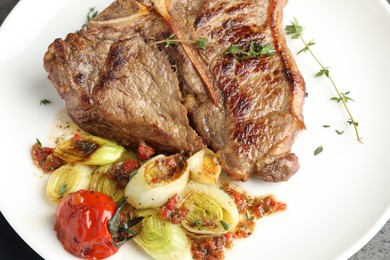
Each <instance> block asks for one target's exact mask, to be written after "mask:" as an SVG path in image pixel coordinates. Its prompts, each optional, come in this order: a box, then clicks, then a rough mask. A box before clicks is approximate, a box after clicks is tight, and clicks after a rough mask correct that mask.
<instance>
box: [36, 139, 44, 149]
mask: <svg viewBox="0 0 390 260" xmlns="http://www.w3.org/2000/svg"><path fill="white" fill-rule="evenodd" d="M35 140H36V143H37V145H38V147H42V143H41V141H39V139H38V138H35Z"/></svg>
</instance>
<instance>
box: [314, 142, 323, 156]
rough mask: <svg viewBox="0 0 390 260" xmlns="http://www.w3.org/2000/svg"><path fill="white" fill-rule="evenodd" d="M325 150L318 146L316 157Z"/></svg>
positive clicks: (315, 152) (315, 151)
mask: <svg viewBox="0 0 390 260" xmlns="http://www.w3.org/2000/svg"><path fill="white" fill-rule="evenodd" d="M323 150H324V147H322V145H320V146H318V147H317V149H315V150H314V155H315V156H316V155H319V154H320V153H322V151H323Z"/></svg>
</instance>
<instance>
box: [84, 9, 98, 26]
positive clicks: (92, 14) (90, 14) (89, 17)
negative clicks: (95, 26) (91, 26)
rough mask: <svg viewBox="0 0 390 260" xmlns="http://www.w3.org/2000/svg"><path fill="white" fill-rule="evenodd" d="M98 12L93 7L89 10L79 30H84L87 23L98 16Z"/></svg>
mask: <svg viewBox="0 0 390 260" xmlns="http://www.w3.org/2000/svg"><path fill="white" fill-rule="evenodd" d="M98 13H99V11H98V10H97V9H96V8H95V7H91V8H89V11H88V14H87V17H86V19H87V21H86V22H85V24H83V26H82V27H81V28H85V27H86V26H87V24H88V22H89V21H91V20H92V19H93V18H95V17H96V16H97V15H98Z"/></svg>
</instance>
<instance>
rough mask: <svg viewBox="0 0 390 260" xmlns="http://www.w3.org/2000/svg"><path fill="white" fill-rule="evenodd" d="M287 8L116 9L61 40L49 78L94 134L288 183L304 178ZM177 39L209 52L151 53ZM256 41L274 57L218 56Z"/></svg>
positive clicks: (274, 2) (120, 5) (164, 2)
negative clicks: (211, 159) (205, 154)
mask: <svg viewBox="0 0 390 260" xmlns="http://www.w3.org/2000/svg"><path fill="white" fill-rule="evenodd" d="M284 5H285V1H282V0H270V1H267V0H258V1H254V0H241V1H227V0H226V1H224V0H219V1H217V0H195V1H190V0H154V1H147V0H144V1H139V2H136V1H134V0H117V1H116V2H114V3H113V4H112V5H111V6H110V7H109V8H107V9H106V10H105V11H104V12H103V13H101V14H100V15H99V16H98V17H97V18H95V19H94V20H93V21H92V22H90V24H89V25H88V27H87V29H86V30H81V31H79V32H77V33H74V34H69V35H68V36H67V38H66V39H65V40H60V39H57V40H56V41H55V42H54V43H53V44H52V45H51V46H50V47H49V50H48V52H47V53H46V55H45V60H44V62H45V68H46V70H47V71H48V72H49V78H50V80H51V81H52V82H53V84H54V86H55V87H56V88H57V90H58V92H59V93H60V95H61V96H62V97H63V98H64V99H65V101H66V106H67V109H68V113H69V115H70V116H71V117H72V119H73V120H74V121H75V123H76V124H78V125H79V126H80V127H82V128H83V129H85V130H87V131H88V132H90V133H92V134H96V135H100V136H103V137H107V138H110V139H114V140H117V141H119V142H121V143H123V144H124V145H129V146H134V145H136V144H138V142H139V140H140V139H143V140H145V142H147V143H148V144H150V145H152V146H154V147H156V148H157V149H159V150H160V151H167V152H173V151H187V152H190V153H191V152H193V151H196V150H198V149H200V148H201V147H202V146H203V145H204V144H207V145H209V146H210V147H211V148H212V149H213V150H214V151H216V152H217V154H218V156H219V158H220V160H221V162H222V165H223V168H224V170H225V171H226V172H227V174H228V175H229V177H230V178H231V179H233V180H241V181H246V180H247V179H248V178H249V176H250V175H251V174H252V173H254V174H256V175H257V176H259V177H261V178H262V179H264V180H266V181H285V180H288V179H289V178H290V176H292V175H293V174H294V173H295V172H296V171H297V170H298V169H299V163H298V158H297V157H296V156H295V154H292V153H291V146H292V144H293V142H294V139H295V136H296V134H297V133H298V132H299V130H301V129H303V128H304V123H303V117H302V106H303V102H304V93H305V85H304V81H303V79H302V77H301V75H300V73H299V71H298V69H297V66H296V64H295V62H294V60H293V59H292V57H291V54H290V52H289V50H288V48H287V46H286V43H285V39H284V35H283V32H282V10H283V7H284ZM173 33H174V34H175V35H176V38H177V39H183V40H185V39H198V38H201V37H206V38H208V40H209V42H212V43H213V44H214V45H213V46H209V47H207V48H206V50H200V49H199V48H197V47H196V46H195V45H191V44H178V45H175V46H172V47H169V48H167V49H164V48H163V46H160V47H161V48H160V49H159V48H157V46H156V45H155V44H153V42H155V41H158V40H161V39H164V38H166V37H167V36H169V35H170V34H173ZM253 42H255V43H257V44H261V45H265V44H267V43H269V44H271V45H272V46H273V47H274V48H275V50H276V54H275V55H270V56H261V57H250V58H246V59H240V58H239V57H238V58H237V57H234V56H233V55H226V54H224V53H223V51H221V48H228V47H229V46H231V45H232V44H237V45H239V46H240V48H242V49H244V50H248V49H249V46H250V45H251V43H253ZM215 45H218V46H221V48H218V47H215ZM188 118H189V120H188ZM189 121H190V122H191V126H190V124H189ZM200 136H201V137H200Z"/></svg>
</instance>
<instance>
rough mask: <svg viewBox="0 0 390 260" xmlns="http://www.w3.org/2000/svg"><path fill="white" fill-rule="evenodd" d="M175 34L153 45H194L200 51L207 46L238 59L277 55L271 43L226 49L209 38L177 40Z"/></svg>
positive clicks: (234, 45) (255, 42)
mask: <svg viewBox="0 0 390 260" xmlns="http://www.w3.org/2000/svg"><path fill="white" fill-rule="evenodd" d="M175 37H176V35H175V34H171V35H169V36H168V37H167V38H166V39H164V40H161V41H156V42H154V43H153V44H163V43H164V44H165V45H164V47H165V48H168V47H169V46H171V45H176V44H178V43H184V44H186V43H187V44H194V45H195V46H197V47H198V48H199V49H202V50H205V49H206V47H207V46H211V47H215V48H217V49H220V50H222V53H223V54H226V55H228V54H231V55H233V56H234V57H235V58H237V59H246V58H251V57H261V56H268V55H273V54H275V52H276V51H275V49H274V47H273V46H272V45H271V44H270V43H266V44H264V45H262V44H261V43H260V42H259V41H251V43H250V45H249V48H246V49H245V48H242V47H240V45H238V44H232V45H231V46H230V47H228V48H225V47H222V46H221V45H218V44H214V43H211V42H209V40H208V39H207V38H199V39H195V40H189V39H182V40H181V39H176V38H175Z"/></svg>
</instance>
